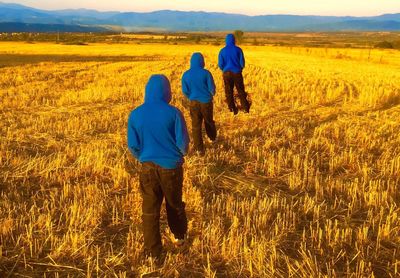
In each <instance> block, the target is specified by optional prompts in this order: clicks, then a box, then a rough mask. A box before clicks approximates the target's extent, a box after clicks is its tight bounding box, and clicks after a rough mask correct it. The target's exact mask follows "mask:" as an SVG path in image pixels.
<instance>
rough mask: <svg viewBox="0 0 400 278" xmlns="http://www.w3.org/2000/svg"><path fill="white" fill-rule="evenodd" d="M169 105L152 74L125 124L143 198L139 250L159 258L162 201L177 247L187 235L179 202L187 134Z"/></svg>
mask: <svg viewBox="0 0 400 278" xmlns="http://www.w3.org/2000/svg"><path fill="white" fill-rule="evenodd" d="M170 101H171V86H170V83H169V81H168V79H167V77H165V76H164V75H153V76H151V77H150V80H149V81H148V83H147V85H146V94H145V99H144V103H143V104H142V105H141V106H139V107H137V108H136V109H135V110H133V111H132V112H131V114H130V116H129V120H128V138H127V139H128V147H129V150H130V151H131V153H132V154H133V155H134V156H135V157H136V158H137V159H138V160H139V161H140V162H141V164H142V167H141V171H140V191H141V194H142V198H143V203H142V220H143V233H144V247H145V251H146V253H147V254H148V255H150V256H151V257H153V258H155V259H160V256H161V253H162V243H161V235H160V209H161V204H162V201H163V198H165V201H166V210H167V220H168V225H169V227H170V229H171V232H172V233H173V234H174V236H175V241H176V243H178V244H181V243H183V240H184V239H185V235H186V232H187V219H186V213H185V203H184V202H183V201H182V184H183V170H182V164H183V162H184V158H183V157H184V156H185V154H186V153H187V150H188V145H189V136H188V132H187V127H186V123H185V119H184V118H183V115H182V113H181V112H180V111H179V109H177V108H176V107H174V106H171V105H169V102H170Z"/></svg>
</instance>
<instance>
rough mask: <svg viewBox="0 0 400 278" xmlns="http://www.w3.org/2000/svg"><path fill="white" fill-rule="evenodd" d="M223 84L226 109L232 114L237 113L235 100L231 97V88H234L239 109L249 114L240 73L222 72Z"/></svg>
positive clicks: (248, 105) (248, 104)
mask: <svg viewBox="0 0 400 278" xmlns="http://www.w3.org/2000/svg"><path fill="white" fill-rule="evenodd" d="M223 77H224V84H225V97H226V102H227V103H228V108H229V110H230V111H232V112H237V110H238V108H237V107H236V103H235V98H234V96H233V88H234V87H236V90H237V92H238V97H239V100H240V104H241V107H242V109H243V110H244V111H246V112H249V110H250V103H249V101H248V100H247V93H246V91H245V90H244V82H243V75H242V73H234V72H231V71H227V72H224V74H223Z"/></svg>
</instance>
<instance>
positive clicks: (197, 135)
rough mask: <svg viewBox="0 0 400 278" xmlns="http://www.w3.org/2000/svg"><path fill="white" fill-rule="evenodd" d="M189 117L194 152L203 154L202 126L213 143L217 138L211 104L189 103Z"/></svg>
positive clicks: (194, 101)
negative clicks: (190, 119)
mask: <svg viewBox="0 0 400 278" xmlns="http://www.w3.org/2000/svg"><path fill="white" fill-rule="evenodd" d="M190 117H191V118H192V137H193V145H194V149H195V150H196V151H200V152H204V143H203V135H202V132H201V131H202V126H203V120H204V126H205V128H206V133H207V136H208V138H210V139H211V140H212V141H214V140H215V139H216V138H217V128H216V127H215V122H214V115H213V102H212V101H210V102H209V103H201V102H199V101H196V100H192V101H190Z"/></svg>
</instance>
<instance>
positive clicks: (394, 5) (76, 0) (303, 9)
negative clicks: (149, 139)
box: [0, 0, 400, 16]
mask: <svg viewBox="0 0 400 278" xmlns="http://www.w3.org/2000/svg"><path fill="white" fill-rule="evenodd" d="M0 1H3V2H13V3H20V4H23V5H28V6H31V7H36V8H42V9H48V10H54V9H69V8H89V9H96V10H100V11H141V12H145V11H154V10H161V9H172V10H183V11H213V12H228V13H241V14H248V15H261V14H299V15H306V14H307V15H310V14H312V15H339V16H343V15H352V16H370V15H380V14H384V13H400V0H202V1H189V0H175V1H165V0H145V1H143V0H141V1H136V0H113V1H110V0H107V1H102V0H68V1H65V0H64V1H62V0H13V1H7V0H0Z"/></svg>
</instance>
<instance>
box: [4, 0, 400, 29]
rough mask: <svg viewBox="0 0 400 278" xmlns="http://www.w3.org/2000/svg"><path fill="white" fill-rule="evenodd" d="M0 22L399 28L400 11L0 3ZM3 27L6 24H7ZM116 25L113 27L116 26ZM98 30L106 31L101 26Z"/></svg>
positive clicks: (134, 26) (142, 26)
mask: <svg viewBox="0 0 400 278" xmlns="http://www.w3.org/2000/svg"><path fill="white" fill-rule="evenodd" d="M0 22H2V23H4V24H9V30H13V31H15V32H17V31H16V30H17V29H12V28H14V27H18V28H20V27H21V26H22V25H16V23H26V24H28V23H29V24H43V25H48V30H47V29H46V27H45V26H43V27H41V30H43V32H46V31H48V32H51V31H50V30H54V25H67V26H69V27H68V28H71V26H77V28H78V27H79V26H80V27H81V28H84V26H85V28H86V27H88V26H93V28H100V27H96V26H111V27H110V30H115V29H118V30H120V29H121V27H122V28H124V30H126V31H132V30H135V31H137V30H164V31H227V30H235V29H241V30H244V31H276V32H280V31H349V30H354V31H400V13H397V14H385V15H381V16H376V17H335V16H297V15H263V16H247V15H240V14H227V13H209V12H182V11H170V10H163V11H155V12H149V13H137V12H99V11H96V10H88V9H75V10H59V11H47V10H39V9H34V8H30V7H26V6H23V5H18V4H9V3H2V2H0ZM4 24H3V25H2V26H5V25H4ZM113 26H114V28H113ZM99 30H104V27H101V28H100V29H99Z"/></svg>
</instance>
